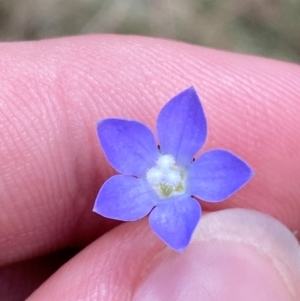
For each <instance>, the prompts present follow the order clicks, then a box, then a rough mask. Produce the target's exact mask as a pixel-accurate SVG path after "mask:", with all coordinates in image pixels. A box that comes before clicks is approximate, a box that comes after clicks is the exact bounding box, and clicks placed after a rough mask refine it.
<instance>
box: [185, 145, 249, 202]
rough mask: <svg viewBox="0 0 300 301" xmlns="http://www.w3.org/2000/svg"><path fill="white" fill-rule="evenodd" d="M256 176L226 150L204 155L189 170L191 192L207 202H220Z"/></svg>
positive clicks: (241, 161)
mask: <svg viewBox="0 0 300 301" xmlns="http://www.w3.org/2000/svg"><path fill="white" fill-rule="evenodd" d="M253 175H254V173H253V171H252V169H251V168H250V167H249V165H248V164H247V163H246V162H245V161H243V160H242V159H240V158H239V157H237V156H236V155H234V154H232V153H230V152H228V151H225V150H220V149H216V150H212V151H208V152H206V153H204V154H203V155H202V156H201V157H200V158H199V159H198V160H196V161H195V162H194V163H193V164H192V165H191V167H190V169H189V179H188V182H189V190H190V191H191V193H192V195H194V196H197V197H199V198H200V199H202V200H204V201H207V202H220V201H222V200H224V199H226V198H228V197H229V196H231V195H232V194H234V193H235V192H236V191H237V190H238V189H240V188H241V187H243V186H244V185H245V184H246V183H247V182H248V181H249V180H250V179H251V178H252V176H253Z"/></svg>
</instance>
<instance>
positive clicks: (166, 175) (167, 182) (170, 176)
mask: <svg viewBox="0 0 300 301" xmlns="http://www.w3.org/2000/svg"><path fill="white" fill-rule="evenodd" d="M146 179H147V181H148V183H149V184H150V185H151V186H152V187H153V189H154V190H155V191H156V192H157V194H158V195H159V196H160V197H161V198H167V197H170V196H173V195H179V194H182V193H184V192H185V186H186V185H185V184H186V183H185V182H186V181H185V179H186V173H185V170H184V169H182V168H180V167H179V166H178V165H176V162H175V159H174V157H173V156H172V155H162V156H160V157H159V158H158V159H157V161H156V165H155V166H154V167H152V168H150V169H149V170H148V172H147V174H146Z"/></svg>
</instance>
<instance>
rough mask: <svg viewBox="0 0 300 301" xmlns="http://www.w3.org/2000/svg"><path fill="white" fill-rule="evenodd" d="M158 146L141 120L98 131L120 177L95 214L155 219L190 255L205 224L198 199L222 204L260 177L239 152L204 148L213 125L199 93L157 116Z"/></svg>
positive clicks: (108, 122)
mask: <svg viewBox="0 0 300 301" xmlns="http://www.w3.org/2000/svg"><path fill="white" fill-rule="evenodd" d="M156 130H157V137H158V140H159V146H158V147H157V145H156V143H155V138H154V135H153V133H152V132H151V130H150V129H149V128H148V127H147V126H145V125H144V124H142V123H140V122H138V121H131V120H124V119H117V118H108V119H104V120H101V121H100V122H99V123H98V127H97V132H98V137H99V140H100V143H101V145H102V148H103V151H104V154H105V156H106V158H107V160H108V161H109V163H110V164H111V166H112V167H113V168H114V169H115V170H116V171H117V172H119V173H120V175H115V176H113V177H111V178H110V179H108V180H107V181H106V182H105V183H104V184H103V186H102V187H101V189H100V191H99V193H98V195H97V198H96V201H95V205H94V209H93V211H94V212H96V213H98V214H100V215H102V216H105V217H108V218H112V219H116V220H122V221H135V220H138V219H140V218H142V217H144V216H146V215H148V214H149V213H150V214H149V223H150V226H151V228H152V229H153V231H154V232H155V233H156V234H157V235H158V236H159V237H160V238H161V239H162V240H163V241H164V242H165V243H166V244H167V245H168V246H170V247H171V248H173V249H174V250H177V251H183V250H184V249H185V248H186V247H187V246H188V244H189V242H190V240H191V236H192V234H193V232H194V230H195V228H196V226H197V224H198V222H199V220H200V217H201V207H200V204H199V202H198V201H197V200H196V199H195V198H194V197H197V198H199V199H201V200H204V201H207V202H220V201H223V200H225V199H226V198H228V197H229V196H231V195H232V194H233V193H235V192H236V191H237V190H238V189H240V188H241V187H242V186H244V185H245V184H246V183H247V182H248V181H249V180H250V179H251V177H252V176H253V172H252V170H251V168H250V167H249V165H248V164H247V163H246V162H244V161H243V160H242V159H241V158H239V157H237V156H236V155H234V154H233V153H231V152H229V151H226V150H222V149H214V150H210V151H207V152H205V153H203V154H202V155H201V156H200V157H199V158H198V159H197V160H194V159H193V158H194V156H195V154H196V153H197V152H198V150H199V149H200V148H201V147H202V146H203V145H204V143H205V140H206V136H207V123H206V118H205V115H204V111H203V108H202V105H201V103H200V99H199V97H198V95H197V93H196V91H195V89H194V88H193V87H191V88H189V89H186V90H184V91H183V92H181V93H180V94H178V95H176V96H175V97H173V98H172V99H171V100H170V101H169V102H168V103H167V104H166V105H165V106H164V107H163V108H162V110H161V111H160V113H159V115H158V118H157V125H156Z"/></svg>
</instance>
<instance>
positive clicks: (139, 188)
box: [93, 175, 158, 221]
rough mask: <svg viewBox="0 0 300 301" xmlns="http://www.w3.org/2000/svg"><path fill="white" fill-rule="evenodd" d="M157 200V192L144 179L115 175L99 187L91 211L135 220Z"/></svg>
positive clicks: (143, 214) (113, 217)
mask: <svg viewBox="0 0 300 301" xmlns="http://www.w3.org/2000/svg"><path fill="white" fill-rule="evenodd" d="M157 202H158V196H157V194H156V193H155V192H154V190H153V188H152V187H150V186H149V185H148V183H147V182H146V181H145V180H143V179H139V178H133V177H131V176H124V175H117V176H113V177H111V178H110V179H108V180H107V181H106V182H105V183H104V185H103V186H102V187H101V189H100V191H99V193H98V195H97V198H96V201H95V205H94V208H93V211H94V212H96V213H98V214H100V215H103V216H105V217H108V218H112V219H117V220H121V221H135V220H138V219H140V218H142V217H144V216H146V215H147V214H148V213H149V212H150V210H151V209H152V208H153V206H155V205H156V204H157Z"/></svg>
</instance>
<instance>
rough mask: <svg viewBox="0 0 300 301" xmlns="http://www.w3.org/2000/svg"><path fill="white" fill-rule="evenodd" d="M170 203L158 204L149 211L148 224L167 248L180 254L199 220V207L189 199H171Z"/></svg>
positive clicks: (194, 201)
mask: <svg viewBox="0 0 300 301" xmlns="http://www.w3.org/2000/svg"><path fill="white" fill-rule="evenodd" d="M170 201H171V200H170ZM170 201H169V200H168V201H167V202H166V203H165V204H164V203H160V204H159V205H158V206H157V207H155V208H154V209H153V210H152V211H151V213H150V216H149V223H150V226H151V228H152V230H153V231H154V233H156V234H157V235H158V236H159V237H160V238H161V239H162V240H163V241H164V242H165V243H166V244H167V245H168V246H169V247H171V248H172V249H174V250H176V251H179V252H181V251H183V250H184V249H185V248H186V247H187V246H188V244H189V242H190V240H191V237H192V234H193V232H194V230H195V228H196V226H197V224H198V222H199V219H200V215H201V207H200V205H199V203H198V202H197V201H196V200H195V199H193V198H191V197H173V200H172V202H170ZM161 202H163V201H161Z"/></svg>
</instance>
